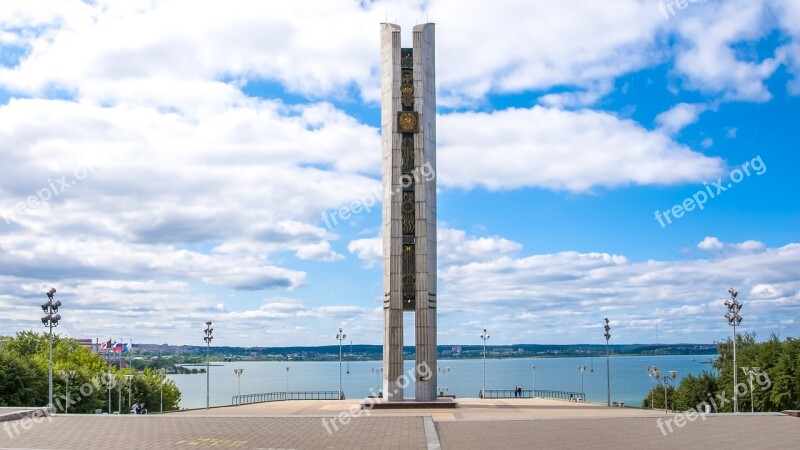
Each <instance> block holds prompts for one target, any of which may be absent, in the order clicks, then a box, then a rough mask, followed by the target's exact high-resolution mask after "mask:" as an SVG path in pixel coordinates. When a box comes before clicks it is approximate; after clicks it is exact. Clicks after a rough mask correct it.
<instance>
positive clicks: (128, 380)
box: [120, 374, 133, 414]
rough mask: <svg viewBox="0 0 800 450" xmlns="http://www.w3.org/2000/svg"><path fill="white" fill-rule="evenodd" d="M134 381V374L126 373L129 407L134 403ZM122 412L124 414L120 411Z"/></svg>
mask: <svg viewBox="0 0 800 450" xmlns="http://www.w3.org/2000/svg"><path fill="white" fill-rule="evenodd" d="M132 381H133V375H131V374H128V375H125V384H127V385H128V408H130V407H131V406H133V403H131V390H132V389H131V387H132ZM120 414H122V411H120Z"/></svg>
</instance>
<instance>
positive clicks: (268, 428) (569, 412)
mask: <svg viewBox="0 0 800 450" xmlns="http://www.w3.org/2000/svg"><path fill="white" fill-rule="evenodd" d="M357 404H358V402H357V401H336V400H326V401H290V402H275V403H261V404H254V405H243V406H237V407H224V408H212V409H210V410H205V409H202V410H192V411H182V412H179V413H172V414H165V415H163V416H159V415H148V416H113V415H112V416H108V415H102V416H93V415H84V416H80V415H70V416H54V417H52V421H51V420H49V419H48V418H40V423H32V422H31V421H28V422H23V421H10V422H4V423H0V426H2V427H3V431H2V432H0V448H14V449H87V450H92V449H112V448H113V449H182V448H196V449H200V448H241V449H438V448H443V449H445V450H450V449H459V450H460V449H466V450H469V449H530V448H576V449H577V448H580V449H593V448H621V449H642V448H647V449H648V450H650V449H662V448H663V449H675V448H679V449H683V448H704V449H708V448H726V449H739V448H741V449H747V450H752V449H770V448H776V449H778V448H781V449H783V448H796V447H797V443H798V442H800V419H798V418H795V417H789V416H785V415H779V414H755V415H751V414H738V415H732V414H711V415H708V416H707V417H706V418H705V419H706V420H702V418H696V419H695V420H694V421H693V422H685V421H684V422H683V426H681V427H678V426H677V425H675V422H674V420H675V417H678V416H675V415H672V414H669V415H666V414H664V411H647V410H640V409H634V408H609V407H606V406H603V405H597V404H575V403H569V402H564V401H557V400H544V399H533V400H531V399H509V400H482V399H459V405H460V406H459V408H458V409H456V410H455V411H453V410H417V409H414V410H372V411H364V410H356V409H353V411H358V413H357V414H354V415H353V416H360V417H351V416H350V414H349V413H348V412H347V411H348V409H349V408H351V407H353V408H355V406H356V405H357ZM337 416H338V417H340V418H336V417H337ZM342 417H343V418H344V420H343V419H342ZM668 418H672V422H670V425H667V424H666V422H665V420H667V419H668ZM26 426H27V429H26V428H25V427H26ZM6 427H8V428H6ZM670 428H671V429H672V431H670ZM662 429H663V430H664V431H663V432H662ZM10 436H13V437H10ZM439 445H441V447H439Z"/></svg>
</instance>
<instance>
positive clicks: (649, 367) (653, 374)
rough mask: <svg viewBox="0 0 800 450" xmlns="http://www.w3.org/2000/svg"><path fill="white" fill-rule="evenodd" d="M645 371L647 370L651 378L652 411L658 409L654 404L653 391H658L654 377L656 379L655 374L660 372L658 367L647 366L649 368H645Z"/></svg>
mask: <svg viewBox="0 0 800 450" xmlns="http://www.w3.org/2000/svg"><path fill="white" fill-rule="evenodd" d="M645 369H646V370H647V375H648V376H649V377H650V386H651V389H650V410H654V409H656V407H655V405H654V404H653V391H655V390H656V384H655V380H654V379H653V377H655V372H656V371H657V370H658V367H656V366H647V367H645Z"/></svg>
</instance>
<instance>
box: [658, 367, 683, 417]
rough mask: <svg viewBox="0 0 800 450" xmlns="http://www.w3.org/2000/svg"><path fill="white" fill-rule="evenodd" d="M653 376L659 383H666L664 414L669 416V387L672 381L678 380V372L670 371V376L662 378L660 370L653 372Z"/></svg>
mask: <svg viewBox="0 0 800 450" xmlns="http://www.w3.org/2000/svg"><path fill="white" fill-rule="evenodd" d="M653 376H654V377H655V378H656V380H658V381H659V382H662V383H664V414H667V413H668V412H669V406H668V403H667V386H669V382H670V381H675V378H677V376H678V371H677V370H670V371H669V375H664V376H663V377H662V376H661V371H660V370H653Z"/></svg>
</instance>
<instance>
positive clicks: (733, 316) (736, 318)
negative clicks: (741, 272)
mask: <svg viewBox="0 0 800 450" xmlns="http://www.w3.org/2000/svg"><path fill="white" fill-rule="evenodd" d="M728 293H729V294H731V299H730V300H725V306H727V307H728V313H727V314H725V318H726V319H728V325H730V326H732V327H733V412H734V413H737V412H739V391H738V389H736V386H738V383H739V380H738V378H737V376H736V375H737V374H736V325H739V324H740V323H742V316H740V315H739V311H741V309H742V304H741V303H739V300H736V296H737V295H739V293H738V292H736V289H734V288H730V289H728Z"/></svg>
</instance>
